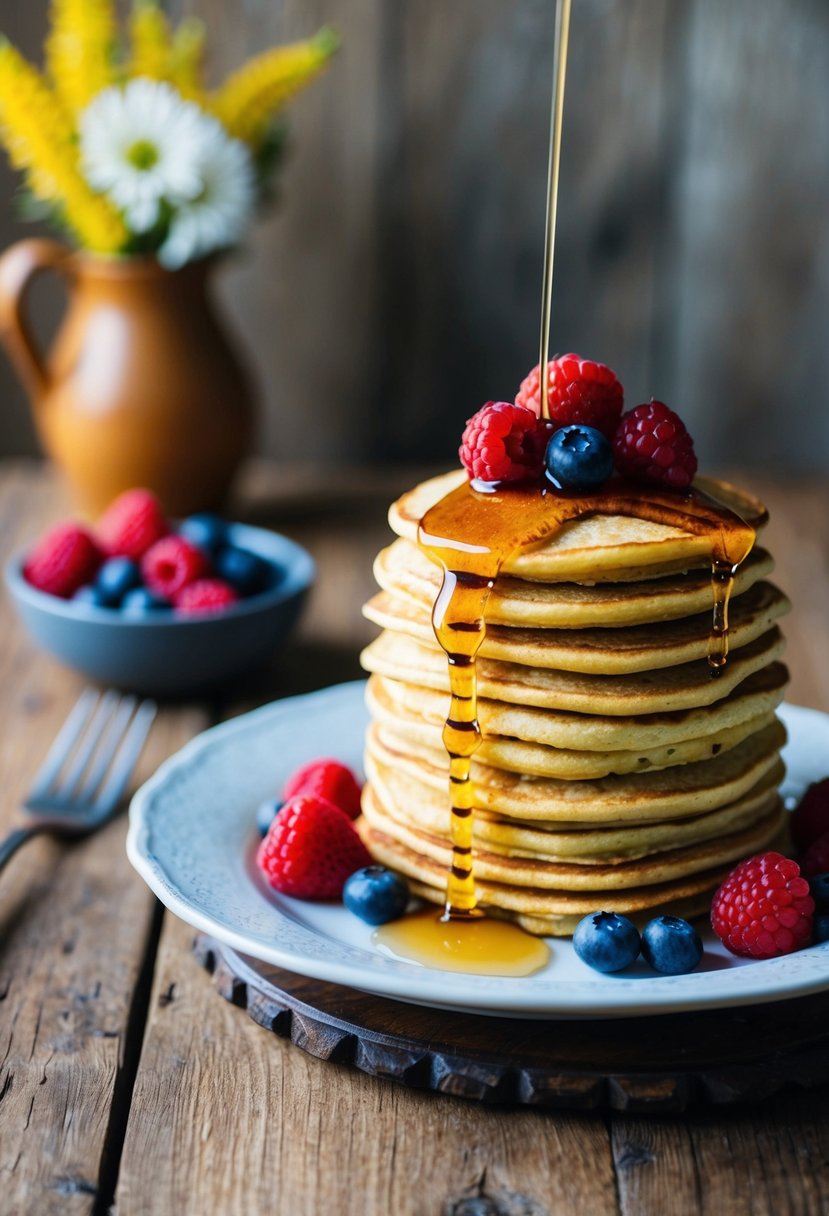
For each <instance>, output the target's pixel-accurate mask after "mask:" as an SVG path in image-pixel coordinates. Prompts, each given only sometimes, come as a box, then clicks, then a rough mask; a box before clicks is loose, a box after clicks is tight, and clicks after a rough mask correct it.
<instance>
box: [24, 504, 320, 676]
mask: <svg viewBox="0 0 829 1216" xmlns="http://www.w3.org/2000/svg"><path fill="white" fill-rule="evenodd" d="M5 578H6V586H7V588H8V590H9V593H10V595H11V597H12V600H13V602H14V604H15V607H16V609H17V612H18V614H19V615H20V618H21V620H22V621H23V624H24V626H25V628H26V630H27V632H28V633H29V635H30V637H31V638H32V639H33V641H35V642H36V643H37V644H38V645H39V646H41V647H42V648H43V649H44V650H46V651H48V652H49V653H50V654H52V655H53V656H54V657H55V658H57V659H59V660H60V661H61V662H62V663H65V664H66V666H68V667H72V668H74V669H75V670H77V671H80V672H82V673H83V674H84V675H85V676H87V677H88V678H89V679H91V680H94V681H97V682H98V683H101V684H107V685H112V686H114V687H118V688H125V689H130V690H131V691H134V692H139V693H144V694H150V695H153V696H161V697H163V696H183V695H190V694H193V693H196V692H200V691H202V690H206V689H209V688H211V687H215V686H216V685H218V684H221V683H224V682H226V681H228V680H231V679H233V678H235V677H237V676H239V675H242V674H243V673H244V672H245V671H246V670H248V669H253V668H255V667H257V666H259V665H261V664H262V663H264V662H266V661H267V660H269V659H270V658H271V656H272V655H273V653H274V652H275V650H276V649H278V647H279V646H280V645H281V644H282V643H283V642H284V641H285V640H286V638H287V637H288V634H289V633H290V631H291V629H292V627H293V625H294V624H295V622H296V620H297V618H298V616H299V613H300V611H301V608H302V605H303V602H304V599H305V596H306V594H307V592H308V589H309V587H310V586H311V583H312V581H313V578H314V563H313V560H312V558H311V557H310V555H309V554H308V553H307V552H306V550H305V549H303V548H302V547H301V546H300V545H298V544H296V543H295V542H294V541H291V540H289V539H288V538H287V537H285V536H280V535H279V534H277V533H275V532H269V531H267V530H266V529H264V528H254V527H250V526H248V525H247V524H241V523H231V522H229V521H227V520H224V519H222V518H220V517H219V516H217V515H213V514H208V513H204V514H200V515H193V516H190V517H189V518H187V519H184V520H180V521H171V520H168V519H167V518H166V517H165V515H164V513H163V511H162V509H161V507H160V505H159V503H158V500H157V499H156V498H155V497H154V495H153V494H151V493H150V492H149V491H148V490H143V489H135V490H128V491H127V492H126V493H125V494H122V495H121V496H120V497H119V498H117V499H116V500H115V501H114V502H113V503H112V504H111V505H110V507H109V508H108V509H107V511H106V512H105V513H104V514H103V516H102V517H101V518H100V520H99V521H98V522H97V524H96V525H94V527H86V526H85V525H83V524H80V523H77V522H70V521H65V522H61V523H59V524H56V525H55V526H54V527H53V528H51V529H50V530H49V531H48V532H47V533H46V534H45V535H44V536H43V537H41V539H40V540H39V541H37V542H36V543H35V544H34V545H33V546H32V547H31V548H30V549H29V550H27V551H26V552H24V553H18V554H16V555H15V556H14V557H12V558H11V559H10V561H9V562H8V564H7V566H6V571H5Z"/></svg>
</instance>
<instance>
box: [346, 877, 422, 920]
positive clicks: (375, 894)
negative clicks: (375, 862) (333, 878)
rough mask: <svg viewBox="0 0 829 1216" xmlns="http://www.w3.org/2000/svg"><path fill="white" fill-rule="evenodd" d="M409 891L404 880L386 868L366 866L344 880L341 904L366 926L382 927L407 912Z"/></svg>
mask: <svg viewBox="0 0 829 1216" xmlns="http://www.w3.org/2000/svg"><path fill="white" fill-rule="evenodd" d="M408 902H409V888H408V886H407V885H406V881H405V879H403V878H401V877H400V875H399V874H395V873H394V872H393V871H392V870H387V869H386V867H385V866H366V867H365V869H363V870H357V872H356V873H355V874H352V875H351V877H350V878H349V879H347V880H346V884H345V886H344V887H343V903H344V904H345V906H346V907H347V908H348V910H349V912H353V913H354V915H355V916H359V918H360V920H364V921H366V923H367V924H369V925H385V924H386V923H387V922H388V921H390V920H397V918H398V917H399V916H402V915H403V913H404V912H405V911H406V905H407V904H408Z"/></svg>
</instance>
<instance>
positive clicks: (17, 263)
mask: <svg viewBox="0 0 829 1216" xmlns="http://www.w3.org/2000/svg"><path fill="white" fill-rule="evenodd" d="M71 257H72V254H71V252H70V250H68V249H67V248H66V246H65V245H61V244H60V243H59V242H58V241H50V240H49V239H48V238H46V237H31V238H29V239H27V240H25V241H18V242H17V244H16V245H12V246H11V248H10V249H7V250H6V252H5V253H4V254H3V255H2V256H0V338H1V339H2V340H3V342H4V343H5V345H6V347H7V349H8V352H9V356H10V357H11V360H12V362H13V363H14V365H15V367H16V368H17V373H18V375H19V376H20V379H21V380H22V381H23V383H24V384H25V385H26V387H27V388H28V390H29V393H30V394H31V396H32V397H33V398H34V399H35V400H36V399H37V398H39V397H41V396H42V395H43V393H44V392H45V391H46V389H47V388H48V387H49V372H48V369H47V366H46V362H45V360H44V358H43V354H42V352H41V351H40V350H39V349H38V347H37V344H36V343H35V341H34V338H33V336H32V331H31V326H30V325H29V321H28V318H27V316H26V313H25V301H26V292H27V289H28V287H29V284H30V283H31V282H32V280H33V279H34V277H35V276H36V275H38V274H40V272H41V271H43V270H54V271H57V272H58V273H62V274H65V273H66V272H67V271H68V268H69V260H70V258H71Z"/></svg>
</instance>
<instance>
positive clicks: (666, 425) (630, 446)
mask: <svg viewBox="0 0 829 1216" xmlns="http://www.w3.org/2000/svg"><path fill="white" fill-rule="evenodd" d="M613 456H614V459H615V461H616V469H617V470H618V472H619V473H621V474H622V476H623V477H634V478H637V479H639V480H642V481H655V482H658V483H659V484H660V485H664V486H670V488H671V489H673V490H684V489H686V488H687V487H688V486H689V485H690V484H691V482H692V481H693V480H694V474H695V473H696V471H697V458H696V455H695V454H694V441H693V439H692V438H691V436H690V435H689V434H688V432H687V430H686V429H685V423H684V422H683V421H682V419H681V418H680V417H679V415H678V414H675V413H674V411H673V410H669V409H668V407H667V405H663V403H662V402H661V401H653V400H652V401H651V402H650V404H648V405H637V406H636V409H633V410H628V412H627V413H626V414H625V416H624V417H623V418H622V421H621V422H620V423H619V426H618V429H617V431H616V434H615V436H614V438H613Z"/></svg>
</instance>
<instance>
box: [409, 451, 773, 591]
mask: <svg viewBox="0 0 829 1216" xmlns="http://www.w3.org/2000/svg"><path fill="white" fill-rule="evenodd" d="M465 477H466V473H465V471H464V470H463V469H457V470H454V471H453V472H451V473H445V474H443V475H442V476H440V477H433V478H431V479H430V480H429V481H424V482H422V483H421V484H420V485H419V486H416V487H415V488H414V489H413V490H409V491H407V492H406V493H405V494H403V495H402V497H401V498H399V499H398V500H397V502H395V503H393V504H392V506H391V508H390V510H389V523H390V525H391V527H392V529H393V531H395V532H396V533H397V535H398V536H402V537H405V538H406V539H407V540H412V541H416V540H417V529H418V525H419V523H420V521H421V519H422V518H423V516H424V515H425V514H426V512H427V511H428V510H429V509H430V507H432V506H434V505H435V503H437V502H439V501H440V500H441V499H442V498H443V497H444V496H445V495H446V494H448V493H450V491H452V490H454V489H455V488H456V487H457V486H459V485H461V484H462V483H463V481H464V479H465ZM696 484H697V485H698V486H699V488H700V489H702V490H705V491H706V492H708V493H711V494H713V495H714V497H716V498H717V499H718V500H719V501H720V502H722V503H723V504H724V505H725V506H728V507H730V508H731V509H732V510H734V511H736V512H737V514H738V515H741V516H742V517H743V519H745V520H746V522H747V523H749V524H751V525H752V526H753V527H755V528H759V527H760V526H762V524H763V523H764V522H765V520H766V512H765V508H764V507H763V505H762V503H760V502H759V501H758V500H757V499H755V498H752V497H751V496H749V495H747V494H744V493H743V492H742V491H740V490H737V489H735V488H734V487H733V486H730V485H728V484H727V483H725V482H719V481H708V480H705V479H702V478H700V479H698V480H697V483H696ZM710 558H711V544H710V540H709V538H708V537H705V536H692V535H691V534H690V533H688V532H681V531H679V530H678V529H676V528H671V527H666V526H665V525H663V524H655V523H650V522H648V521H647V520H640V519H632V518H629V517H628V516H619V515H602V516H590V517H588V518H586V519H578V520H574V521H573V522H572V523H568V524H564V526H563V527H562V528H560V529H559V531H558V532H556V534H555V535H554V536H552V537H548V538H547V539H546V540H544V541H542V542H541V543H540V544H538V545H535V546H528V547H526V548H524V549H521V550H520V551H518V552H516V553H514V554H512V556H510V557H509V558H507V560H506V561H505V562H504V565H503V572H504V573H505V574H514V575H516V576H518V577H520V578H524V579H538V580H541V581H546V582H559V581H561V582H579V581H588V582H624V581H627V580H637V579H644V578H653V577H656V576H658V575H662V574H671V573H676V572H678V571H682V570H688V569H690V568H693V567H697V566H705V564H706V563H707V562H708V561H710Z"/></svg>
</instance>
